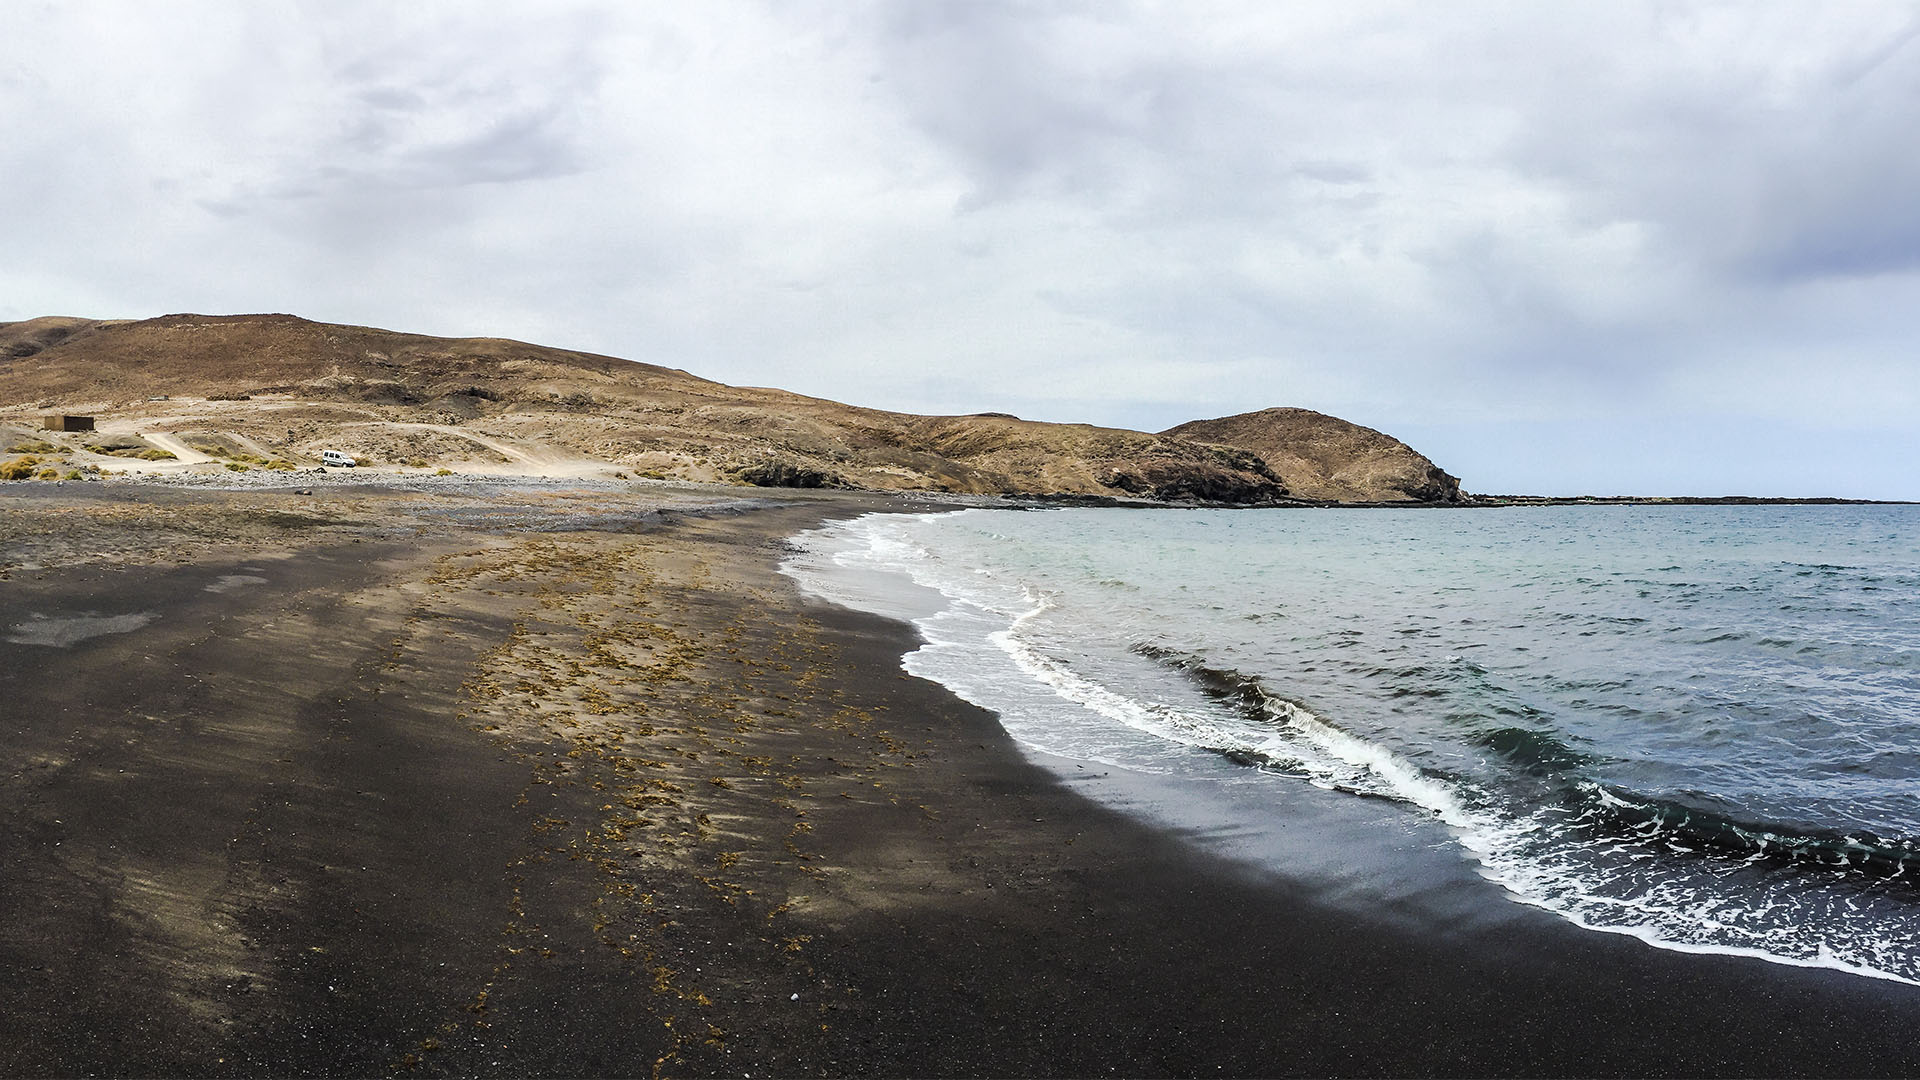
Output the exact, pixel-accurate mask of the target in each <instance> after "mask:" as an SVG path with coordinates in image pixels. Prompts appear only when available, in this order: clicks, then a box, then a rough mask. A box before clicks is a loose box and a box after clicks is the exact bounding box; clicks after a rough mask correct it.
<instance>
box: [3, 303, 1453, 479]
mask: <svg viewBox="0 0 1920 1080" xmlns="http://www.w3.org/2000/svg"><path fill="white" fill-rule="evenodd" d="M36 411H47V412H53V411H62V412H87V413H95V414H99V415H101V416H102V417H104V418H106V419H108V420H111V421H115V422H118V423H120V425H121V426H130V427H132V428H139V429H141V430H151V431H155V432H161V433H169V434H174V435H179V436H182V437H191V438H193V439H198V440H200V441H202V442H205V443H207V444H209V445H215V444H219V443H220V442H221V440H228V441H232V442H234V443H235V444H236V445H245V446H250V447H253V448H254V451H255V452H256V454H258V455H274V456H278V457H282V458H284V459H285V460H288V461H291V462H294V463H295V464H309V463H312V460H313V459H316V458H317V456H318V452H319V448H320V447H322V446H326V447H330V448H338V449H342V450H345V451H347V452H349V453H352V454H354V455H355V456H356V457H360V458H362V459H363V460H364V461H366V462H368V463H371V464H392V465H407V466H412V467H424V466H451V467H453V468H455V469H460V468H462V467H473V468H479V467H482V466H484V467H485V468H487V469H489V470H493V471H506V470H510V469H515V468H524V469H527V470H535V469H538V468H541V467H551V466H554V465H556V464H564V465H566V466H567V467H568V468H571V469H573V470H575V471H578V470H579V469H580V468H582V467H584V466H587V465H592V464H594V463H603V464H605V465H606V466H607V467H608V468H609V469H619V470H623V471H625V472H628V473H630V474H637V475H640V476H647V477H656V478H662V479H678V480H689V481H721V482H728V481H731V482H736V483H745V484H762V485H780V486H804V487H844V488H868V489H878V490H922V491H951V492H967V493H977V494H1008V495H1105V496H1116V497H1131V498H1144V499H1157V500H1163V501H1180V502H1207V503H1218V504H1227V505H1254V504H1262V503H1272V502H1279V501H1284V500H1287V499H1289V498H1294V497H1304V498H1309V499H1336V500H1340V499H1348V500H1352V499H1359V500H1366V501H1379V500H1395V499H1424V500H1427V501H1448V500H1450V499H1457V498H1458V497H1459V487H1458V483H1457V482H1455V481H1453V478H1452V477H1449V476H1447V475H1446V474H1445V473H1443V472H1440V471H1439V470H1438V469H1437V468H1433V466H1432V463H1431V462H1428V461H1427V460H1426V459H1425V458H1422V457H1420V456H1419V455H1418V454H1414V453H1413V452H1412V451H1411V450H1408V449H1407V448H1406V447H1405V446H1404V445H1402V444H1401V443H1399V442H1398V441H1397V440H1393V439H1390V438H1388V437H1387V436H1384V435H1381V434H1380V433H1378V432H1374V431H1371V430H1369V429H1367V428H1360V427H1356V426H1355V425H1352V424H1346V423H1345V422H1344V421H1340V420H1336V419H1334V418H1332V417H1323V416H1320V414H1318V413H1308V412H1306V411H1305V410H1297V409H1282V410H1268V412H1267V413H1254V414H1248V416H1249V417H1263V416H1268V415H1269V414H1273V415H1281V414H1287V415H1293V414H1298V415H1299V416H1303V417H1316V418H1318V420H1319V421H1322V422H1324V423H1323V424H1321V425H1319V426H1312V425H1307V426H1305V427H1303V426H1302V425H1301V424H1300V423H1289V424H1284V425H1279V426H1278V427H1276V426H1275V425H1274V424H1270V423H1253V424H1250V425H1239V426H1235V427H1234V428H1233V431H1234V432H1239V431H1241V430H1242V427H1244V428H1245V432H1246V435H1245V437H1244V438H1242V437H1240V436H1238V435H1233V434H1232V433H1229V432H1226V431H1225V429H1221V430H1220V431H1216V430H1215V429H1214V428H1213V427H1209V426H1208V425H1222V424H1229V423H1230V422H1236V421H1241V420H1245V419H1246V418H1245V417H1229V418H1226V419H1225V420H1220V421H1199V422H1196V424H1190V425H1182V426H1181V427H1180V428H1176V429H1173V430H1172V431H1168V432H1163V433H1161V434H1158V435H1155V434H1150V433H1147V432H1141V431H1128V430H1124V429H1119V428H1102V427H1094V426H1091V425H1085V424H1049V423H1039V422H1035V421H1028V420H1020V419H1018V418H1015V417H1012V416H1008V415H1005V414H991V413H990V414H981V415H972V416H916V415H912V414H907V413H896V412H888V411H884V410H879V409H865V408H860V407H858V406H852V405H844V404H841V403H839V402H835V401H827V400H824V399H821V398H810V397H806V396H803V395H800V394H793V393H789V392H787V391H783V390H774V389H766V388H759V387H736V386H728V385H725V384H723V383H716V382H712V381H709V380H706V379H702V378H699V377H697V376H694V375H690V374H688V373H687V372H684V371H680V370H677V369H674V368H668V367H662V366H658V365H654V364H647V363H640V362H634V361H628V360H622V359H619V358H616V357H610V356H600V355H595V354H591V353H581V352H575V351H571V350H566V349H555V348H549V347H546V346H540V345H530V344H527V343H524V342H517V341H508V340H503V339H498V338H436V337H427V336H423V335H418V334H404V333H397V332H394V331H389V330H379V329H374V328H371V327H360V326H338V325H330V324H324V323H315V322H311V321H308V320H306V319H301V318H298V317H295V316H292V315H226V316H208V315H169V316H164V317H162V318H157V319H146V320H139V321H131V320H117V321H101V320H89V319H67V318H47V319H35V320H31V321H28V322H23V323H8V324H0V421H7V420H12V421H15V422H21V423H24V422H26V421H27V420H29V419H30V418H31V414H32V413H33V412H36ZM1196 425H1197V426H1198V428H1199V429H1200V430H1202V432H1203V433H1202V434H1193V433H1190V432H1188V430H1187V429H1189V428H1196ZM1295 429H1299V430H1306V431H1309V435H1308V436H1307V437H1284V438H1266V437H1264V436H1262V435H1261V433H1263V432H1265V433H1267V434H1269V435H1270V434H1273V432H1274V431H1281V432H1283V433H1284V432H1286V431H1293V430H1295ZM1356 432H1357V433H1364V435H1365V436H1366V437H1365V438H1360V437H1355V436H1354V435H1353V434H1352V433H1356ZM1256 436H1260V437H1258V438H1256ZM1418 466H1424V467H1425V469H1426V470H1427V472H1425V473H1419V475H1416V473H1418V472H1419V470H1418Z"/></svg>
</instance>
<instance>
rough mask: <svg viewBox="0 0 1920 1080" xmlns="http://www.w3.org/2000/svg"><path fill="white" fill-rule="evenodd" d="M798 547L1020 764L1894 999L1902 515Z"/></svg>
mask: <svg viewBox="0 0 1920 1080" xmlns="http://www.w3.org/2000/svg"><path fill="white" fill-rule="evenodd" d="M793 544H794V549H795V551H794V554H793V555H792V557H791V558H790V559H789V560H788V561H787V563H786V564H785V567H784V569H786V570H787V572H788V573H789V574H791V575H792V576H794V577H795V578H796V579H798V580H799V581H800V583H801V584H802V586H803V587H804V588H806V589H808V590H810V591H812V592H813V593H815V594H817V595H819V596H821V597H824V598H826V599H829V600H832V601H835V602H838V603H842V604H846V605H849V606H852V607H856V608H862V609H866V610H871V611H876V612H879V613H881V614H887V615H893V616H896V617H907V618H911V619H912V621H913V622H914V623H915V624H916V625H917V626H918V627H919V629H920V632H921V634H922V635H923V637H924V638H925V641H926V644H925V645H924V646H923V647H922V648H920V649H919V650H918V651H916V652H914V653H912V654H911V655H909V656H908V657H906V658H905V661H904V665H905V667H906V668H907V670H908V671H910V672H912V673H913V674H915V675H918V676H921V677H924V678H927V679H931V680H934V681H936V682H939V683H942V684H944V685H946V686H947V687H949V688H951V689H952V690H953V691H954V692H955V693H957V694H958V695H959V696H961V697H963V698H965V699H967V700H969V701H972V702H974V703H976V704H979V705H981V706H983V707H986V708H988V709H991V710H993V711H995V712H996V713H997V714H998V715H999V716H1000V718H1001V723H1002V724H1003V725H1004V726H1005V727H1006V729H1007V731H1008V732H1009V733H1010V734H1011V735H1012V736H1013V737H1014V738H1015V739H1017V740H1018V741H1019V742H1020V743H1021V744H1023V745H1024V746H1026V747H1028V748H1030V749H1032V750H1034V751H1036V752H1038V753H1040V754H1044V755H1050V756H1053V757H1055V758H1058V759H1062V760H1070V761H1077V762H1086V763H1092V764H1098V765H1099V766H1102V767H1105V768H1108V769H1112V770H1120V771H1123V772H1125V773H1130V774H1138V775H1142V776H1151V777H1155V778H1158V782H1164V783H1169V784H1174V785H1181V784H1185V785H1222V784H1232V785H1234V786H1235V788H1236V794H1235V798H1234V800H1233V802H1232V805H1233V806H1235V807H1236V808H1238V809H1236V811H1235V812H1236V813H1240V814H1245V815H1255V816H1258V815H1263V814H1271V815H1281V814H1284V813H1285V810H1284V808H1283V804H1284V803H1285V802H1286V801H1287V799H1288V797H1289V796H1290V793H1293V792H1297V791H1298V790H1300V789H1301V787H1302V786H1310V787H1311V788H1313V789H1314V790H1316V791H1318V792H1323V793H1328V795H1329V797H1332V798H1345V799H1359V800H1368V801H1370V802H1371V803H1373V804H1379V805H1385V806H1388V807H1390V808H1391V812H1392V813H1393V814H1396V815H1403V816H1405V817H1407V818H1408V819H1410V820H1411V819H1419V820H1421V821H1424V822H1427V823H1430V825H1431V826H1432V827H1434V828H1437V829H1439V830H1441V831H1442V833H1443V835H1444V836H1445V838H1446V839H1445V841H1444V843H1445V844H1447V845H1448V846H1449V848H1450V850H1451V852H1452V854H1453V855H1454V856H1455V857H1457V858H1458V859H1459V860H1460V861H1461V862H1462V863H1464V864H1466V865H1468V866H1470V867H1471V869H1472V870H1473V871H1474V872H1475V873H1476V874H1477V875H1478V877H1479V878H1481V879H1484V881H1485V882H1486V883H1487V887H1488V888H1490V889H1496V890H1499V891H1500V892H1501V893H1503V894H1504V895H1505V896H1506V898H1508V899H1511V900H1513V901H1517V902H1520V903H1522V904H1526V905H1530V906H1532V907H1535V908H1539V909H1543V910H1545V911H1548V912H1552V913H1554V914H1556V915H1558V916H1560V917H1562V918H1564V919H1566V920H1568V921H1570V922H1573V923H1576V924H1578V925H1580V926H1583V927H1588V928H1590V929H1594V930H1602V931H1611V932H1616V933H1627V934H1632V935H1634V936H1637V937H1639V938H1641V939H1643V940H1645V941H1647V942H1648V943H1650V944H1653V945H1656V946H1659V947H1663V948H1670V949H1677V950H1683V951H1702V952H1725V953H1735V954H1741V955H1750V956H1756V957H1761V958H1764V959H1768V960H1772V961H1776V962H1779V963H1787V964H1796V965H1805V966H1819V967H1828V968H1836V969H1841V970H1846V971H1851V972H1854V973H1857V974H1860V975H1866V976H1873V977H1878V978H1887V979H1895V980H1899V981H1903V982H1909V983H1915V984H1920V507H1904V506H1714V507H1686V506H1649V507H1626V506H1571V507H1528V508H1512V509H1474V510H1429V509H1409V510H1378V509H1369V510H1338V509H1324V510H1112V509H1069V510H1046V511H1018V510H1001V509H973V510H963V511H958V512H948V513H937V514H926V515H909V514H873V515H868V516H865V517H861V518H858V519H853V520H849V521H842V522H838V523H834V524H832V525H829V526H827V527H825V528H823V529H820V530H816V531H814V532H810V533H806V534H803V535H802V536H800V537H796V538H795V539H794V542H793ZM1223 763H1225V764H1226V765H1227V766H1230V767H1226V768H1223ZM1193 790H1195V791H1196V793H1198V790H1199V789H1198V787H1195V788H1193ZM1249 793H1251V795H1249ZM1262 793H1264V794H1265V797H1264V798H1263V797H1262ZM1280 869H1281V870H1282V871H1284V869H1285V868H1284V867H1281V868H1280Z"/></svg>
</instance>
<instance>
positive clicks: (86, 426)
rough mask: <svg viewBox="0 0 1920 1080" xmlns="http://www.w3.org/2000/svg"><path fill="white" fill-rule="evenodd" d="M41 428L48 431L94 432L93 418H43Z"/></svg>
mask: <svg viewBox="0 0 1920 1080" xmlns="http://www.w3.org/2000/svg"><path fill="white" fill-rule="evenodd" d="M40 426H41V427H43V428H45V429H47V430H48V431H92V430H93V417H91V416H47V417H42V418H41V421H40Z"/></svg>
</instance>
